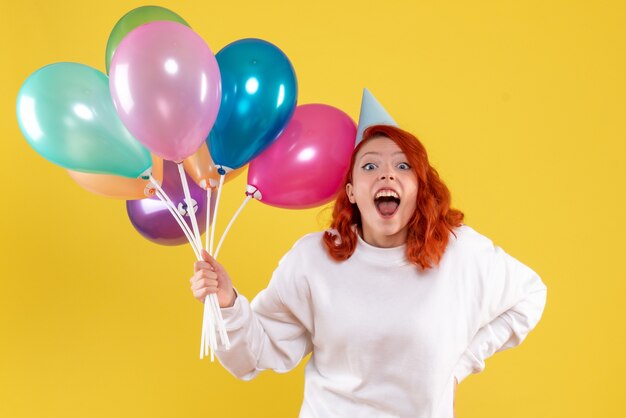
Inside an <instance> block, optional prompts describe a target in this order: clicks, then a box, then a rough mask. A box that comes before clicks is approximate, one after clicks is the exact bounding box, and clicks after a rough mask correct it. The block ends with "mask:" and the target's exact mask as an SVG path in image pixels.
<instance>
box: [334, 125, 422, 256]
mask: <svg viewBox="0 0 626 418" xmlns="http://www.w3.org/2000/svg"><path fill="white" fill-rule="evenodd" d="M346 193H347V195H348V199H350V202H351V203H356V205H357V207H358V208H359V211H360V212H361V224H362V228H363V239H364V240H365V241H366V242H367V243H368V244H371V245H374V246H377V247H385V248H389V247H397V246H399V245H402V244H404V243H405V242H406V237H407V231H408V226H407V225H408V223H409V221H410V220H411V218H412V217H413V213H414V212H415V208H416V207H417V204H416V198H417V176H416V175H415V172H414V171H413V170H412V168H411V166H410V165H409V163H408V159H407V158H406V155H404V152H402V150H401V149H400V147H399V146H398V145H397V144H396V143H395V142H393V141H392V140H391V139H389V138H387V137H385V136H378V137H374V138H372V139H369V140H368V141H367V142H366V143H365V144H364V145H363V147H362V148H361V149H360V150H359V152H358V154H357V155H356V158H355V162H354V167H353V168H352V184H347V185H346Z"/></svg>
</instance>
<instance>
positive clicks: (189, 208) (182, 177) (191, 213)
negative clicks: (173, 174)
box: [176, 163, 202, 248]
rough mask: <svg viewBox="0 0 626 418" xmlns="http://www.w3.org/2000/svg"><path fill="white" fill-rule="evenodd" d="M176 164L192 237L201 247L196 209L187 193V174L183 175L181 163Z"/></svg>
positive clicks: (189, 194) (183, 170)
mask: <svg viewBox="0 0 626 418" xmlns="http://www.w3.org/2000/svg"><path fill="white" fill-rule="evenodd" d="M176 165H177V166H178V174H180V182H181V184H182V185H183V191H184V193H185V201H186V202H187V213H188V214H189V217H190V218H191V225H192V226H193V233H194V238H195V239H196V243H197V245H198V248H202V241H201V240H200V229H199V228H198V220H197V219H196V210H195V208H194V207H193V201H192V200H191V193H189V185H188V184H187V176H186V175H185V168H184V167H183V163H178V164H176Z"/></svg>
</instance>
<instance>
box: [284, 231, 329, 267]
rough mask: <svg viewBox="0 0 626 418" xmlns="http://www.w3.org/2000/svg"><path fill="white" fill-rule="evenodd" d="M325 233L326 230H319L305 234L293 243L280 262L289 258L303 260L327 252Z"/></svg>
mask: <svg viewBox="0 0 626 418" xmlns="http://www.w3.org/2000/svg"><path fill="white" fill-rule="evenodd" d="M324 234H325V231H318V232H312V233H310V234H306V235H304V236H303V237H301V238H300V239H298V240H297V241H296V242H295V243H294V244H293V246H292V247H291V249H290V250H289V251H287V253H286V254H285V255H284V256H283V257H282V259H281V260H280V262H279V264H282V263H284V262H286V261H288V260H299V261H300V262H302V261H304V260H307V259H311V258H318V257H319V256H320V255H323V254H324V253H325V252H326V247H325V246H324V241H323V237H324Z"/></svg>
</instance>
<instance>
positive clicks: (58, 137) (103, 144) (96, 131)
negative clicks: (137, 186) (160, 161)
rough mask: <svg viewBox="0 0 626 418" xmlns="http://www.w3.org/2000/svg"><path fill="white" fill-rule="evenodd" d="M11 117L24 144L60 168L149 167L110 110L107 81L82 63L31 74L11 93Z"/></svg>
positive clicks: (139, 171)
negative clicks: (14, 104)
mask: <svg viewBox="0 0 626 418" xmlns="http://www.w3.org/2000/svg"><path fill="white" fill-rule="evenodd" d="M17 120H18V122H19V125H20V129H21V130H22V133H23V134H24V136H25V137H26V140H27V141H28V143H29V144H30V146H31V147H33V148H34V149H35V151H37V152H38V153H39V154H40V155H41V156H42V157H44V158H45V159H47V160H48V161H50V162H52V163H54V164H57V165H60V166H61V167H64V168H66V169H70V170H74V171H82V172H87V173H98V174H114V175H118V176H123V177H130V178H137V177H141V176H145V175H146V174H147V173H148V172H149V170H150V168H151V166H152V158H151V156H150V152H149V151H148V149H147V148H145V147H144V146H143V145H142V144H141V143H139V141H137V140H136V139H135V138H134V137H133V136H132V135H131V134H130V132H128V130H127V129H126V127H125V126H124V125H123V124H122V121H121V120H120V118H119V116H118V115H117V112H116V111H115V107H114V105H113V100H112V99H111V93H110V92H109V79H108V78H107V76H105V75H104V74H103V73H101V72H100V71H98V70H96V69H94V68H91V67H88V66H86V65H83V64H77V63H71V62H63V63H57V64H51V65H48V66H46V67H43V68H41V69H39V70H37V71H35V72H34V73H33V74H31V76H30V77H28V79H26V81H25V82H24V84H23V85H22V88H21V89H20V92H19V94H18V96H17Z"/></svg>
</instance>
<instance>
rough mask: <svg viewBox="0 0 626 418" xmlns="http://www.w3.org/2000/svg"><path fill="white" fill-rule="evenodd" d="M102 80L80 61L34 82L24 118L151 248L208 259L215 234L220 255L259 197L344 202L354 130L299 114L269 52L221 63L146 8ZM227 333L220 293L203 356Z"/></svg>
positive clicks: (31, 133) (249, 49)
mask: <svg viewBox="0 0 626 418" xmlns="http://www.w3.org/2000/svg"><path fill="white" fill-rule="evenodd" d="M106 71H107V74H108V76H107V75H105V74H103V73H102V72H100V71H98V70H97V69H94V68H91V67H89V66H86V65H83V64H78V63H71V62H62V63H55V64H51V65H48V66H45V67H43V68H41V69H39V70H37V71H35V72H34V73H33V74H31V75H30V76H29V77H28V78H27V79H26V81H25V82H24V84H23V85H22V88H21V89H20V92H19V94H18V97H17V118H18V122H19V125H20V128H21V130H22V132H23V134H24V136H25V137H26V140H27V141H28V142H29V144H30V145H31V146H32V148H34V149H35V151H37V152H38V153H39V154H40V155H41V156H43V157H44V158H46V159H47V160H49V161H50V162H52V163H54V164H57V165H59V166H61V167H63V168H65V169H66V170H67V171H68V173H69V175H70V176H71V177H72V179H74V181H76V182H77V183H78V184H79V185H80V186H82V187H83V188H85V189H87V190H89V191H90V192H93V193H97V194H100V195H104V196H107V197H112V198H118V199H124V200H127V202H126V203H127V213H128V216H129V218H130V221H131V223H132V225H133V226H134V227H135V228H136V229H137V231H139V232H140V233H141V235H142V236H144V237H146V238H147V239H149V240H151V241H153V242H156V243H159V244H163V245H178V244H182V243H184V242H189V243H190V244H191V247H192V249H193V250H194V252H195V254H196V257H198V259H200V250H201V249H202V248H203V247H202V243H201V241H200V229H205V230H206V243H205V248H206V249H207V251H209V252H210V253H211V254H213V255H214V256H215V257H217V254H218V252H219V248H220V246H221V244H222V243H223V240H224V238H225V236H226V233H227V232H228V230H229V229H230V227H231V225H232V223H233V221H234V220H235V218H236V216H237V214H239V213H240V211H241V209H243V206H244V205H245V204H246V203H247V202H248V201H249V200H251V199H253V198H255V199H257V200H259V201H261V202H263V203H265V204H268V205H272V206H277V207H282V208H289V209H299V208H310V207H315V206H319V205H321V204H324V203H327V202H329V201H330V200H332V199H333V198H334V196H335V195H336V193H337V191H338V188H339V187H340V184H341V180H342V178H343V176H344V174H345V172H346V170H347V168H348V163H349V157H350V154H351V153H352V150H353V149H354V144H355V136H356V126H355V124H354V122H353V120H352V119H351V118H350V117H349V116H348V115H346V114H345V113H344V112H342V111H341V110H339V109H337V108H335V107H333V106H329V105H325V104H305V105H300V106H297V95H298V84H297V80H296V74H295V71H294V68H293V66H292V64H291V62H290V61H289V59H288V58H287V56H286V55H285V54H284V53H283V51H281V50H280V49H279V48H278V47H277V46H275V45H273V44H271V43H270V42H267V41H264V40H261V39H241V40H237V41H235V42H233V43H231V44H229V45H227V46H225V47H224V48H223V49H222V50H220V51H219V52H218V53H217V54H215V55H214V54H213V53H212V51H211V49H210V48H209V46H208V45H207V43H206V42H205V41H204V40H203V39H202V38H201V37H200V36H199V35H198V34H197V33H196V32H194V31H193V30H192V29H191V28H190V27H189V25H188V23H187V22H186V21H185V20H184V19H183V18H182V17H180V16H179V15H177V14H176V13H174V12H172V11H170V10H168V9H165V8H162V7H157V6H143V7H139V8H137V9H134V10H132V11H130V12H129V13H127V14H126V15H124V16H123V17H122V18H121V19H120V20H119V21H118V22H117V24H116V25H115V27H114V28H113V30H112V32H111V34H110V36H109V40H108V43H107V46H106ZM246 165H248V186H247V188H246V191H245V196H246V197H245V199H244V202H243V204H242V206H241V207H240V209H239V210H238V211H237V213H236V214H235V216H233V218H232V219H231V222H230V223H229V225H228V227H227V228H226V230H225V231H224V233H223V235H222V238H221V240H220V243H219V244H218V246H217V249H216V250H215V251H213V246H214V245H213V242H214V233H215V220H216V217H217V211H218V207H219V200H220V194H221V191H222V186H223V185H224V183H225V182H226V181H227V180H229V179H232V178H234V177H235V176H237V175H239V174H240V173H241V172H242V171H243V170H245V167H246ZM214 191H217V197H215V195H214V194H213V193H214ZM168 213H169V215H168ZM198 217H199V218H200V219H199V220H198V219H197V218H198ZM211 224H212V227H211V229H210V234H209V227H210V225H211ZM217 333H219V334H220V337H221V341H222V343H223V344H224V345H225V346H226V347H227V348H228V346H229V341H228V336H227V335H226V331H225V328H224V326H223V321H222V319H221V312H220V309H219V305H218V304H217V298H216V297H215V295H212V297H211V298H210V300H207V303H205V312H204V318H203V327H202V340H201V352H200V357H201V358H202V357H203V356H205V355H207V354H208V351H209V348H210V352H211V358H212V359H213V352H214V350H215V348H216V347H217Z"/></svg>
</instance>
